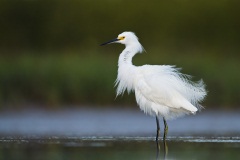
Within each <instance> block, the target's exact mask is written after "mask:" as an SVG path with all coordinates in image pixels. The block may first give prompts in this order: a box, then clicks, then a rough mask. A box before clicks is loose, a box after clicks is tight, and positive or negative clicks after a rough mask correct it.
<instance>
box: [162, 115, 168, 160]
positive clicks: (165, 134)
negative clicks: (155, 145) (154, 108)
mask: <svg viewBox="0 0 240 160" xmlns="http://www.w3.org/2000/svg"><path fill="white" fill-rule="evenodd" d="M163 122H164V135H163V146H164V159H165V158H166V156H167V154H168V146H167V141H166V137H167V133H168V125H167V122H166V120H165V118H164V117H163Z"/></svg>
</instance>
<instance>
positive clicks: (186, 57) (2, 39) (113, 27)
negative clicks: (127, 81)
mask: <svg viewBox="0 0 240 160" xmlns="http://www.w3.org/2000/svg"><path fill="white" fill-rule="evenodd" d="M239 6H240V1H236V0H212V1H207V0H196V1H190V0H182V1H179V0H173V1H157V0H150V1H139V0H138V1H136V0H133V1H126V0H118V1H116V0H113V1H108V0H101V1H87V0H70V1H65V0H22V1H19V0H10V1H9V0H2V1H0V17H1V19H0V24H1V25H0V35H1V36H0V55H1V59H0V82H1V83H0V104H2V105H1V106H5V105H8V106H16V105H18V106H24V105H26V104H43V105H45V106H63V105H69V104H72V105H75V104H77V105H79V104H92V105H112V104H124V103H127V104H135V102H134V100H135V99H134V95H133V94H131V96H130V97H126V96H125V97H124V98H118V99H117V100H115V89H114V87H113V86H114V81H115V78H116V75H117V58H118V55H119V53H120V52H121V50H122V49H123V46H120V45H109V46H105V47H100V46H99V44H100V43H102V42H105V41H107V40H110V39H112V38H115V37H116V36H117V35H118V34H119V33H121V32H123V31H126V30H130V31H134V32H135V33H136V34H137V35H138V37H139V38H140V41H141V43H142V44H143V46H144V47H145V49H146V50H147V53H144V54H142V55H137V56H136V57H135V58H134V64H136V65H142V64H146V63H148V64H172V65H177V67H182V68H183V72H184V73H187V74H191V75H194V76H196V77H194V80H198V79H200V78H203V80H204V81H205V83H206V84H207V90H208V91H209V93H208V96H207V99H206V101H205V102H204V105H205V106H207V107H208V106H211V107H214V106H217V107H226V108H231V107H236V106H239V104H240V92H239V89H240V84H239V82H240V74H239V68H240V55H239V51H240V46H239V42H240V29H239V28H240V21H239V18H240V10H239Z"/></svg>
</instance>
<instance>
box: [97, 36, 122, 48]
mask: <svg viewBox="0 0 240 160" xmlns="http://www.w3.org/2000/svg"><path fill="white" fill-rule="evenodd" d="M117 41H119V39H118V38H116V39H113V40H111V41H108V42H105V43H103V44H100V46H104V45H106V44H110V43H113V42H117Z"/></svg>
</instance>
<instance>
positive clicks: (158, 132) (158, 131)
mask: <svg viewBox="0 0 240 160" xmlns="http://www.w3.org/2000/svg"><path fill="white" fill-rule="evenodd" d="M156 122H157V135H156V142H158V137H159V136H160V126H159V120H158V117H157V116H156Z"/></svg>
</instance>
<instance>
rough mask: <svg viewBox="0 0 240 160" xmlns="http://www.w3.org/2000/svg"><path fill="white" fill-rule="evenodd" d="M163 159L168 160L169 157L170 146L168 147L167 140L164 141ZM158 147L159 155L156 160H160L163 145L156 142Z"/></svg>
mask: <svg viewBox="0 0 240 160" xmlns="http://www.w3.org/2000/svg"><path fill="white" fill-rule="evenodd" d="M162 142H163V159H164V160H165V159H166V158H167V155H168V146H167V140H166V139H164V140H163V141H162ZM156 145H157V155H156V159H157V160H159V159H160V154H161V149H160V148H161V147H160V146H161V145H160V142H159V141H156Z"/></svg>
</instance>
